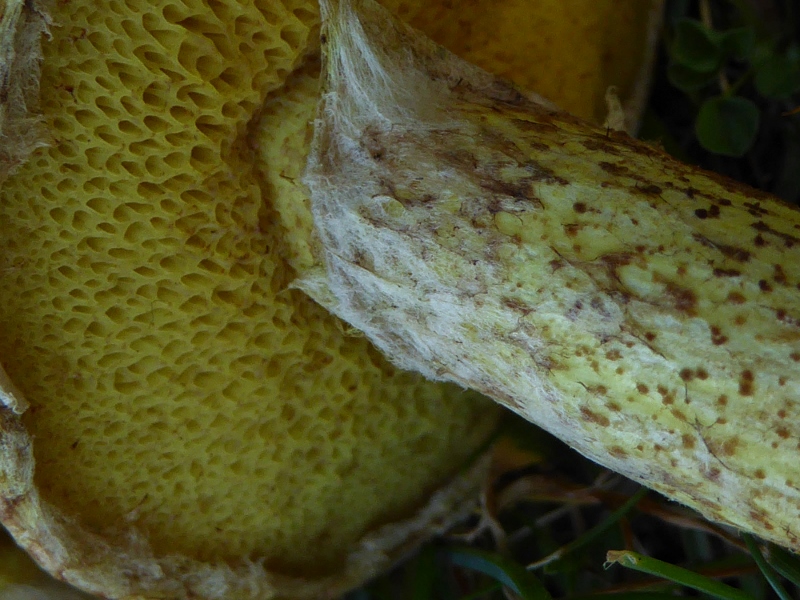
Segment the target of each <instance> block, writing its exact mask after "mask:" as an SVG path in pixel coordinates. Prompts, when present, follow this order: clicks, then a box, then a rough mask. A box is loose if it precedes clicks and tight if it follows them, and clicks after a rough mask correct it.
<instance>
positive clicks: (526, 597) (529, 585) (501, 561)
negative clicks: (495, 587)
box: [447, 548, 552, 600]
mask: <svg viewBox="0 0 800 600" xmlns="http://www.w3.org/2000/svg"><path fill="white" fill-rule="evenodd" d="M447 554H448V555H449V556H450V560H451V561H452V562H453V564H455V565H458V566H460V567H465V568H467V569H472V570H474V571H480V572H481V573H484V574H486V575H488V576H489V577H492V578H493V579H495V580H496V581H499V582H500V583H502V584H503V585H504V586H506V587H508V588H510V589H511V590H512V591H513V592H515V593H516V594H519V595H520V596H521V597H522V598H523V600H552V598H551V597H550V593H549V592H548V591H547V589H546V588H545V587H544V585H542V582H541V581H539V578H538V577H536V576H535V575H534V574H533V573H531V572H529V571H527V570H526V569H525V567H523V566H522V565H520V564H519V563H517V562H514V561H513V560H510V559H508V558H505V557H503V556H500V555H499V554H493V553H491V552H485V551H483V550H476V549H475V548H458V549H451V550H448V551H447Z"/></svg>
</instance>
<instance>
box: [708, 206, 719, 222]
mask: <svg viewBox="0 0 800 600" xmlns="http://www.w3.org/2000/svg"><path fill="white" fill-rule="evenodd" d="M719 213H720V210H719V206H717V205H716V204H712V205H711V206H710V207H709V208H708V216H709V217H711V218H712V219H716V218H717V217H719Z"/></svg>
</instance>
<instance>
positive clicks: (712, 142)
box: [695, 96, 760, 157]
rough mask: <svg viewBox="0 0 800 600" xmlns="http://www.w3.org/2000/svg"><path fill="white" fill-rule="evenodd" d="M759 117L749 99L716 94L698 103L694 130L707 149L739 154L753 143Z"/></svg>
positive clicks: (737, 155) (725, 154)
mask: <svg viewBox="0 0 800 600" xmlns="http://www.w3.org/2000/svg"><path fill="white" fill-rule="evenodd" d="M759 119H760V113H759V111H758V107H757V106H756V105H755V104H753V102H751V101H750V100H747V99H746V98H740V97H736V96H734V97H732V98H729V97H727V96H717V97H715V98H710V99H708V100H706V101H705V102H704V103H703V105H702V106H701V107H700V112H699V113H698V114H697V120H696V121H695V134H696V135H697V139H698V141H699V142H700V144H701V145H702V146H703V148H705V149H706V150H708V151H709V152H713V153H715V154H722V155H724V156H735V157H739V156H743V155H744V154H745V153H746V152H747V151H748V150H749V149H750V146H752V145H753V142H754V141H755V139H756V134H757V133H758V125H759Z"/></svg>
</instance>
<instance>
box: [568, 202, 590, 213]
mask: <svg viewBox="0 0 800 600" xmlns="http://www.w3.org/2000/svg"><path fill="white" fill-rule="evenodd" d="M572 210H574V211H575V212H576V213H578V214H583V213H585V212H586V211H587V210H589V209H588V208H586V204H585V203H583V202H576V203H575V204H573V205H572Z"/></svg>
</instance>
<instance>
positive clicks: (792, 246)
mask: <svg viewBox="0 0 800 600" xmlns="http://www.w3.org/2000/svg"><path fill="white" fill-rule="evenodd" d="M322 7H323V15H324V26H323V30H322V36H323V38H324V39H325V40H326V44H325V46H324V48H323V58H324V64H323V86H322V101H321V103H320V107H319V110H318V114H317V121H316V124H315V133H314V141H313V144H312V153H311V155H310V157H309V166H308V170H307V174H306V177H305V181H306V183H307V185H308V186H309V189H310V190H311V201H312V212H313V214H314V223H315V225H316V228H317V232H318V235H319V238H320V244H319V246H320V249H321V254H320V264H319V265H318V266H315V267H312V268H311V269H309V270H307V271H306V272H305V273H304V274H303V276H302V281H301V282H300V283H298V285H299V286H300V287H301V288H302V289H304V290H306V291H307V292H308V293H309V294H311V295H312V296H313V297H315V298H316V299H317V300H318V301H319V302H320V303H321V304H323V305H324V306H327V307H328V308H329V309H330V310H332V311H333V312H335V313H336V314H338V315H339V316H340V317H342V318H343V319H344V320H346V321H347V322H349V323H351V324H352V325H353V326H354V327H356V328H357V329H359V330H360V331H363V332H365V333H366V335H367V336H368V337H369V339H371V340H372V341H373V342H374V343H375V344H376V345H377V346H378V347H379V348H380V349H381V350H382V351H383V352H384V353H385V354H386V355H387V356H389V357H391V358H392V360H393V361H394V363H395V364H397V365H398V366H400V367H402V368H407V369H413V370H416V371H418V372H420V373H423V374H424V375H425V376H426V377H429V378H430V379H435V380H440V381H452V382H456V383H458V384H460V385H462V386H465V387H469V388H471V389H474V390H478V391H480V392H482V393H485V394H487V395H489V396H491V397H493V398H495V399H496V400H497V401H499V402H501V403H502V404H504V405H505V406H507V407H509V408H511V409H512V410H514V411H515V412H517V413H519V414H520V415H522V416H523V417H525V418H527V419H528V420H530V421H532V422H534V423H537V424H539V425H541V426H542V427H544V428H545V429H547V430H549V431H551V432H552V433H554V434H555V435H557V436H558V437H560V438H561V439H562V440H565V441H566V442H567V443H569V444H570V445H571V446H572V447H574V448H576V449H577V450H578V451H579V452H581V453H582V454H584V455H586V456H588V457H589V458H591V459H593V460H595V461H597V462H598V463H600V464H602V465H605V466H606V467H609V468H611V469H613V470H615V471H618V472H620V473H622V474H624V475H627V476H628V477H631V478H632V479H634V480H636V481H639V482H640V483H642V484H644V485H646V486H648V487H650V488H653V489H655V490H658V491H659V492H661V493H663V494H665V495H667V496H668V497H670V498H672V499H674V500H677V501H679V502H681V503H683V504H686V505H688V506H690V507H693V508H695V509H697V510H699V511H700V512H701V513H702V514H704V515H705V516H706V517H708V518H709V519H712V520H715V521H719V522H722V523H726V524H729V525H733V526H735V527H738V528H740V529H743V530H746V531H750V532H754V533H756V534H758V535H759V536H761V537H763V538H764V539H766V540H770V541H773V542H775V543H777V544H781V545H783V546H787V547H789V548H791V549H793V550H800V464H798V461H797V453H798V450H800V445H799V444H800V376H798V362H800V293H799V292H798V290H799V289H800V213H799V212H798V209H797V207H794V206H789V205H787V204H785V203H783V202H781V201H780V200H778V199H776V198H774V197H771V196H769V195H767V194H764V193H761V192H758V191H756V190H753V189H751V188H748V187H745V186H742V185H739V184H737V183H735V182H733V181H730V180H727V179H724V178H721V177H719V176H716V175H713V174H710V173H707V172H703V171H701V170H699V169H697V168H694V167H691V166H687V165H684V164H681V163H679V162H677V161H676V160H674V159H672V158H670V157H669V156H668V155H666V154H665V153H664V152H662V151H661V150H659V149H657V148H654V147H652V146H650V145H647V144H644V143H641V142H638V141H636V140H634V139H632V138H630V137H629V136H628V135H626V134H624V133H622V132H617V131H612V130H609V129H607V128H599V127H596V126H593V125H590V124H588V123H586V122H584V121H581V120H579V119H576V118H574V117H572V116H570V115H568V114H566V113H563V112H560V111H558V110H553V109H552V108H550V107H548V106H546V105H543V104H542V103H541V102H540V101H539V99H538V98H536V97H535V96H532V95H524V94H521V93H519V92H518V91H516V90H514V89H513V88H511V87H509V86H508V85H507V84H506V83H505V82H503V81H501V80H498V79H496V78H494V77H492V76H490V75H488V74H487V73H485V72H483V71H480V70H479V69H476V68H474V67H473V66H471V65H469V64H468V63H465V62H464V61H461V60H459V59H458V58H456V57H455V56H453V55H451V54H447V53H445V52H442V51H441V49H440V48H438V47H436V46H435V45H434V44H433V43H432V42H430V41H429V40H427V39H426V38H424V37H423V36H420V35H419V34H418V33H416V32H414V31H413V30H411V29H410V28H408V27H407V26H405V25H403V24H401V23H399V22H398V21H396V20H393V19H390V18H389V16H388V15H386V13H385V11H383V10H381V9H380V7H378V6H376V5H375V4H374V3H373V2H372V1H371V0H323V2H322Z"/></svg>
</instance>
